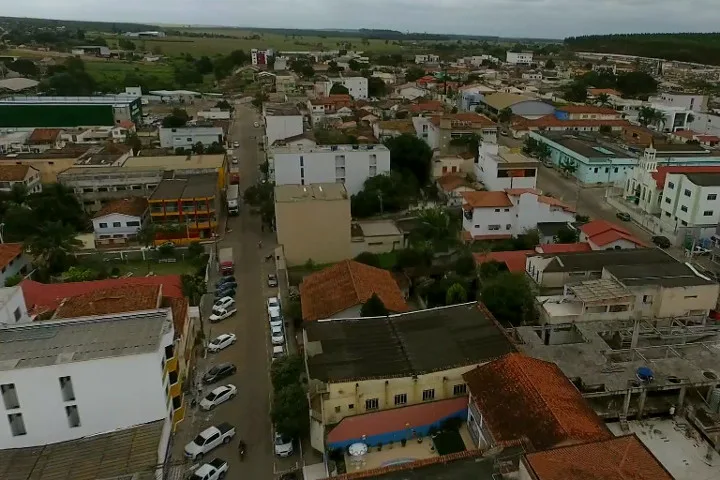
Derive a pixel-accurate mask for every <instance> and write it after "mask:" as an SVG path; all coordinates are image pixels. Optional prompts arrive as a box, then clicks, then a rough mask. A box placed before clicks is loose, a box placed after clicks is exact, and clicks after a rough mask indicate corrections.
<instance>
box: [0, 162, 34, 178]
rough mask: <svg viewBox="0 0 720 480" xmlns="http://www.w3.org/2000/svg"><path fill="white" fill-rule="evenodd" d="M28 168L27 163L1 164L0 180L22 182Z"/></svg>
mask: <svg viewBox="0 0 720 480" xmlns="http://www.w3.org/2000/svg"><path fill="white" fill-rule="evenodd" d="M30 168H31V167H30V166H29V165H3V166H2V167H0V181H3V182H22V181H23V180H25V177H26V176H27V174H28V170H30Z"/></svg>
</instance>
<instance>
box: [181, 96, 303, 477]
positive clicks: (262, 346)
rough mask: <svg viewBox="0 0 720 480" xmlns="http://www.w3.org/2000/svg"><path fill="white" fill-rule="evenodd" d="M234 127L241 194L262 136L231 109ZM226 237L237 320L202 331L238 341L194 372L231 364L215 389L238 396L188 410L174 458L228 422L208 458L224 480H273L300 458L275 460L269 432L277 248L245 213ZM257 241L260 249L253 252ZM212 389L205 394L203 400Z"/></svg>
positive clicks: (248, 117)
mask: <svg viewBox="0 0 720 480" xmlns="http://www.w3.org/2000/svg"><path fill="white" fill-rule="evenodd" d="M236 108H237V110H236V114H235V121H234V123H233V125H232V127H231V130H230V133H229V141H230V142H235V141H237V142H240V148H235V149H233V150H234V152H233V154H234V155H236V156H237V157H238V159H239V161H240V165H239V170H240V189H241V192H242V191H244V190H245V189H246V188H247V187H248V186H250V185H252V184H253V183H254V182H255V181H256V179H257V176H258V174H259V172H258V148H257V141H258V140H257V139H255V138H251V137H256V136H261V135H262V134H261V130H260V129H258V128H254V126H253V122H254V121H256V120H257V114H256V112H255V111H254V110H252V109H250V108H248V107H246V106H241V105H236ZM227 225H228V229H229V231H228V232H227V233H226V234H225V235H224V237H223V238H222V239H221V240H220V242H219V247H220V248H222V247H232V248H233V253H234V258H235V277H236V279H237V282H238V288H237V292H238V293H237V297H236V301H237V309H238V312H237V314H236V315H235V316H234V317H231V318H229V319H227V320H225V321H223V322H221V323H218V324H209V323H207V322H206V323H205V330H206V337H207V339H208V340H211V339H213V338H215V337H216V336H217V335H218V334H220V333H235V334H236V335H237V343H236V344H235V345H232V346H230V347H228V348H226V349H225V350H223V351H221V352H220V353H218V354H213V355H209V356H208V358H206V359H205V360H201V361H199V362H198V372H201V373H202V372H204V371H206V370H207V369H208V368H210V367H211V366H212V365H214V364H216V363H220V362H232V363H234V364H235V365H236V366H237V369H238V370H237V373H236V374H235V375H233V376H232V377H230V378H228V379H226V380H223V381H221V382H219V383H217V384H215V385H213V387H215V386H219V385H223V384H226V383H232V384H234V385H236V386H237V388H238V395H237V397H236V398H235V399H233V400H231V401H229V402H226V403H225V404H222V405H220V406H219V407H217V408H216V409H215V410H213V411H212V412H210V413H204V412H200V411H197V410H195V411H193V410H190V411H189V412H188V414H187V416H186V419H185V421H184V422H183V423H182V424H181V432H180V433H179V434H178V435H177V436H176V439H175V446H174V452H175V454H176V455H182V448H183V446H184V444H185V443H186V442H188V441H189V440H190V439H191V438H193V437H194V436H195V435H196V434H197V433H199V432H200V431H202V430H203V429H204V428H206V427H207V426H210V425H215V424H218V423H220V422H225V421H226V422H230V423H231V424H233V425H235V427H236V429H237V438H236V439H235V440H234V441H233V442H232V443H231V444H230V445H229V446H223V447H220V448H218V449H217V450H216V451H214V452H212V453H211V454H209V455H208V456H207V457H208V458H214V456H220V457H221V458H224V459H227V460H229V462H230V470H229V474H228V478H229V479H240V478H243V479H244V478H248V479H258V480H263V479H271V478H273V477H274V473H275V472H280V471H285V470H287V469H289V468H291V467H292V466H293V464H294V463H295V462H296V461H297V460H298V458H299V457H297V456H293V457H292V458H290V459H277V458H276V457H275V456H274V454H273V445H272V438H271V424H270V417H269V413H270V390H271V388H270V378H269V370H268V369H269V364H270V360H269V358H270V341H269V335H268V331H269V324H268V320H267V314H266V308H265V299H266V298H267V297H268V296H272V295H277V290H276V289H270V288H268V287H267V284H266V278H267V274H268V273H274V268H275V267H274V263H273V262H266V261H264V258H263V257H264V256H265V255H267V254H269V253H272V251H273V249H274V247H275V235H274V233H269V232H264V233H262V232H261V228H260V219H259V217H258V216H253V215H251V214H250V211H249V208H247V207H246V206H244V205H243V206H242V207H241V210H240V216H238V217H230V218H229V219H228V224H227ZM261 239H262V242H263V248H262V249H259V248H258V242H259V241H260V240H261ZM217 278H218V277H217V273H216V272H214V276H212V277H211V279H210V282H209V285H208V289H209V290H211V289H212V288H214V284H215V281H216V280H217ZM209 315H210V305H209V302H208V305H204V306H203V312H202V316H203V319H207V318H208V316H209ZM211 389H212V387H206V388H205V389H204V392H203V393H204V394H205V393H207V392H208V391H209V390H211ZM240 438H242V439H243V440H244V441H245V443H246V444H247V452H246V455H245V459H244V461H242V462H241V461H240V460H239V457H238V453H237V444H238V440H239V439H240Z"/></svg>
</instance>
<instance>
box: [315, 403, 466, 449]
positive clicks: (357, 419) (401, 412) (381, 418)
mask: <svg viewBox="0 0 720 480" xmlns="http://www.w3.org/2000/svg"><path fill="white" fill-rule="evenodd" d="M467 405H468V399H467V397H464V396H463V397H459V398H453V399H450V400H440V401H437V402H430V403H421V404H419V405H412V406H409V407H403V408H392V409H389V410H382V411H380V412H374V413H366V414H364V415H354V416H351V417H345V418H343V419H342V420H341V421H340V423H339V424H338V425H337V426H336V427H335V428H333V429H332V430H331V431H330V433H328V435H327V442H328V443H335V442H345V441H348V440H356V439H357V440H358V441H359V440H361V439H362V437H363V435H366V436H368V437H370V436H373V435H381V434H383V433H391V432H397V431H401V430H407V429H408V427H407V425H410V427H411V428H412V427H421V426H424V425H429V424H432V423H436V422H438V421H440V420H443V419H444V418H447V417H449V416H450V415H453V414H455V413H458V412H459V411H461V410H464V409H466V408H467Z"/></svg>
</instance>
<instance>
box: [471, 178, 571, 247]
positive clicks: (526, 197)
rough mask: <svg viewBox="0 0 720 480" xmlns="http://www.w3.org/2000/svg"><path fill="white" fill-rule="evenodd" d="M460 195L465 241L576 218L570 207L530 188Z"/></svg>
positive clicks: (503, 235) (501, 236)
mask: <svg viewBox="0 0 720 480" xmlns="http://www.w3.org/2000/svg"><path fill="white" fill-rule="evenodd" d="M462 195H463V203H462V208H463V238H464V239H465V240H468V241H469V240H501V239H507V238H511V237H513V236H516V235H521V234H523V233H524V232H526V231H528V230H532V229H534V228H537V225H538V223H545V224H548V223H562V224H566V223H568V222H573V221H575V212H574V210H573V208H572V207H570V206H569V205H566V204H564V203H562V202H561V201H559V200H557V199H556V198H551V197H546V196H544V195H539V194H538V192H537V191H535V190H531V189H522V188H516V189H508V190H506V191H499V192H487V191H483V192H465V193H463V194H462Z"/></svg>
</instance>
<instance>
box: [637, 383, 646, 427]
mask: <svg viewBox="0 0 720 480" xmlns="http://www.w3.org/2000/svg"><path fill="white" fill-rule="evenodd" d="M645 400H647V390H645V389H643V391H642V392H640V400H638V414H637V418H638V420H640V418H642V414H643V411H644V410H645Z"/></svg>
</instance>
